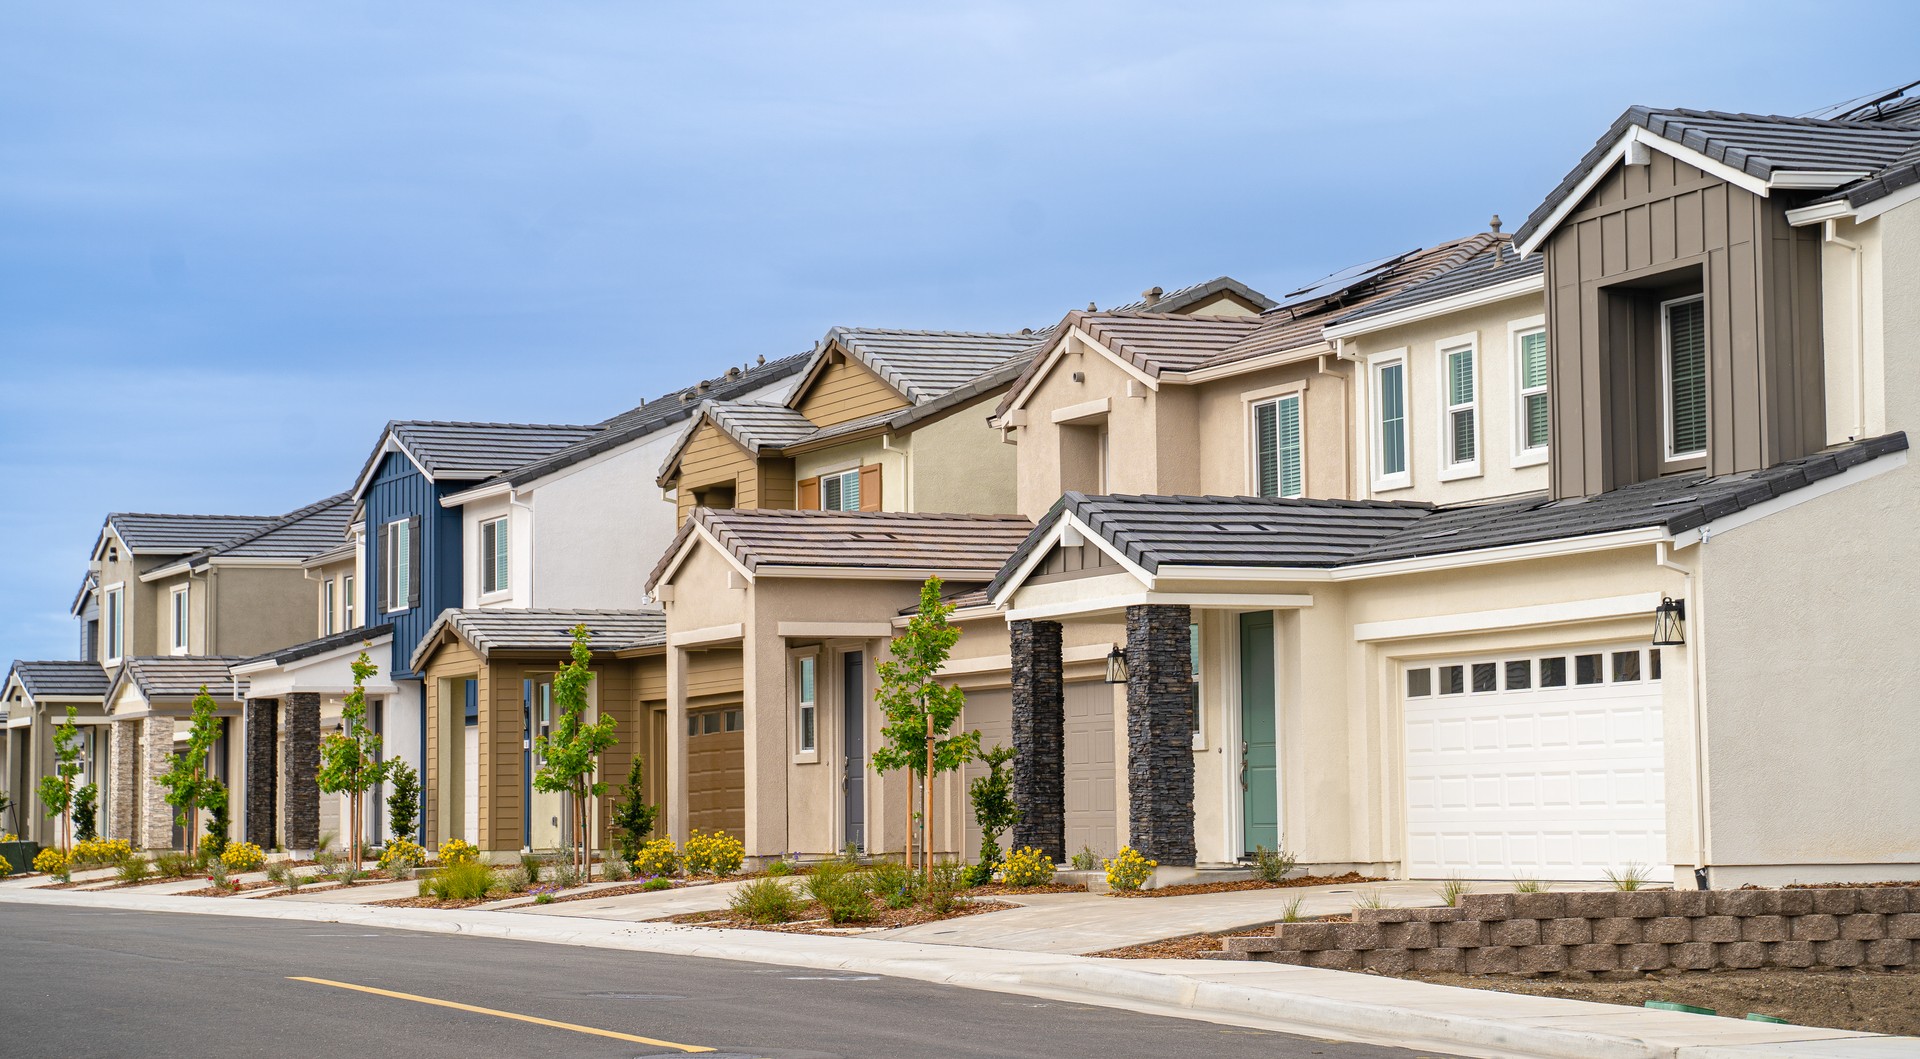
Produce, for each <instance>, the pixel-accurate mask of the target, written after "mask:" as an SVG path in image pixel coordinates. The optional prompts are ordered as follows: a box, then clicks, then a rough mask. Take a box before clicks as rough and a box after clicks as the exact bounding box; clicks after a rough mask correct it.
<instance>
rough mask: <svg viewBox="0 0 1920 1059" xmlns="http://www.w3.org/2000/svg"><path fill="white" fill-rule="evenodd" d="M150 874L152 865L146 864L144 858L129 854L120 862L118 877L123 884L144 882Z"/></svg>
mask: <svg viewBox="0 0 1920 1059" xmlns="http://www.w3.org/2000/svg"><path fill="white" fill-rule="evenodd" d="M152 874H153V865H151V864H148V863H147V858H145V857H141V856H137V855H135V854H131V853H130V854H128V855H127V856H125V857H123V858H121V860H120V871H119V875H120V881H121V882H123V883H137V882H146V881H147V877H148V876H150V875H152Z"/></svg>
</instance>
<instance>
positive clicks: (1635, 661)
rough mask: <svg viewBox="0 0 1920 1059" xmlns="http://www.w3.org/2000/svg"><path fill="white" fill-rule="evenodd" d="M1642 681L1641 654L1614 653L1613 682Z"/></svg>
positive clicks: (1635, 652)
mask: <svg viewBox="0 0 1920 1059" xmlns="http://www.w3.org/2000/svg"><path fill="white" fill-rule="evenodd" d="M1639 679H1640V652H1638V651H1615V652H1614V653H1613V682H1614V683H1616V684H1618V683H1620V682H1621V681H1624V680H1639Z"/></svg>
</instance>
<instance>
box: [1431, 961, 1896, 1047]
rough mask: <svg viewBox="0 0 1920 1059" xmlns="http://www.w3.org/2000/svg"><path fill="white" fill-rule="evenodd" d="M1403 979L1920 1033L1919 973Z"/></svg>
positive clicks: (1834, 1026)
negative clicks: (1663, 1002) (1670, 1003)
mask: <svg viewBox="0 0 1920 1059" xmlns="http://www.w3.org/2000/svg"><path fill="white" fill-rule="evenodd" d="M1404 977H1407V978H1416V979H1419V980H1420V981H1423V982H1436V983H1438V984H1440V985H1458V986H1466V987H1467V988H1470V989H1492V990H1497V991H1499V992H1503V993H1530V994H1532V995H1534V996H1551V997H1561V998H1564V999H1568V1000H1594V1001H1598V1002H1600V1003H1603V1004H1626V1005H1629V1006H1631V1007H1640V1006H1641V1005H1643V1004H1645V1003H1646V1002H1647V1001H1649V1000H1671V1001H1674V1002H1676V1003H1681V1004H1689V1005H1692V1006H1693V1007H1702V1008H1708V1009H1710V1010H1713V1011H1717V1012H1719V1013H1720V1014H1722V1015H1730V1016H1732V1017H1734V1018H1744V1017H1746V1015H1747V1013H1748V1012H1756V1013H1758V1014H1761V1015H1772V1016H1773V1017H1775V1018H1781V1019H1786V1020H1787V1021H1788V1022H1791V1023H1794V1024H1795V1025H1800V1026H1825V1027H1828V1028H1831V1029H1837V1030H1864V1031H1867V1032H1871V1033H1893V1034H1902V1035H1913V1034H1920V973H1916V972H1913V971H1861V970H1845V971H1802V970H1757V971H1687V972H1680V973H1672V972H1670V973H1663V974H1649V975H1638V976H1635V977H1633V978H1630V979H1624V980H1603V979H1598V978H1596V979H1592V980H1582V979H1573V978H1560V977H1549V978H1520V977H1517V976H1513V975H1465V974H1409V975H1405V976H1404ZM1702 1017H1704V1016H1702Z"/></svg>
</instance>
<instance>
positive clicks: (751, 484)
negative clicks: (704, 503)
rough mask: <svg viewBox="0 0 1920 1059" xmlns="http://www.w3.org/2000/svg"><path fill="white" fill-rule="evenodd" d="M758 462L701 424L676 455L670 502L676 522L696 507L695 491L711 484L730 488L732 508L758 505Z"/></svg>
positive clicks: (714, 429) (712, 427) (713, 428)
mask: <svg viewBox="0 0 1920 1059" xmlns="http://www.w3.org/2000/svg"><path fill="white" fill-rule="evenodd" d="M761 462H762V461H756V460H755V459H754V458H753V455H752V454H751V453H749V452H747V450H746V449H743V448H741V447H740V443H739V442H737V441H735V440H733V439H732V438H730V437H728V436H727V432H726V431H724V430H721V429H720V428H719V427H717V426H715V425H714V424H713V422H712V421H711V420H706V421H703V422H702V423H701V424H700V425H699V426H698V427H696V428H695V429H694V433H693V437H692V439H690V440H689V441H688V442H687V446H686V449H685V450H684V451H683V452H682V453H681V454H680V473H679V476H678V477H676V478H675V479H674V500H675V503H676V505H677V506H678V508H679V517H680V519H681V520H682V521H685V519H686V517H687V513H688V512H689V511H692V510H693V509H694V507H695V506H696V505H697V503H698V501H697V499H696V497H695V493H696V492H698V491H699V490H701V489H705V488H708V487H710V486H715V485H730V486H732V487H733V491H734V493H733V502H734V505H735V506H736V507H755V506H758V503H759V499H760V496H759V484H760V483H759V478H760V476H759V474H758V473H757V471H758V469H759V465H760V463H761Z"/></svg>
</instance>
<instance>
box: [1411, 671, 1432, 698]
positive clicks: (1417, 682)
mask: <svg viewBox="0 0 1920 1059" xmlns="http://www.w3.org/2000/svg"><path fill="white" fill-rule="evenodd" d="M1431 694H1433V670H1431V669H1409V670H1407V698H1410V699H1420V698H1425V697H1426V696H1428V695H1431Z"/></svg>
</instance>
